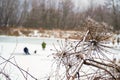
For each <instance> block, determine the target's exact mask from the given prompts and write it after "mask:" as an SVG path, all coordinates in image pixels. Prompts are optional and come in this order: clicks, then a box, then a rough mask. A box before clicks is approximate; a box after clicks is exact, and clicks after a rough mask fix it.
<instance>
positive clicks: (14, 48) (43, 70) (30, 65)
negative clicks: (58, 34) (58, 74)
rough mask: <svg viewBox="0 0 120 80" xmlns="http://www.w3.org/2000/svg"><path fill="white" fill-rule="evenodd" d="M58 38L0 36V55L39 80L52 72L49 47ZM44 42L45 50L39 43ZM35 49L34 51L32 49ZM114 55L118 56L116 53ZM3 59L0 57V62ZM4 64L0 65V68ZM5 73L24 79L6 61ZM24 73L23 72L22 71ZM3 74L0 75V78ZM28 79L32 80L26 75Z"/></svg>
mask: <svg viewBox="0 0 120 80" xmlns="http://www.w3.org/2000/svg"><path fill="white" fill-rule="evenodd" d="M57 40H61V39H58V38H35V37H32V38H31V37H9V36H0V55H1V56H3V57H4V58H6V59H8V58H10V56H11V55H12V56H11V57H14V58H12V59H11V60H10V61H12V62H13V63H15V64H17V65H18V66H20V67H21V68H22V69H24V70H26V71H28V72H29V73H30V74H32V75H33V76H35V77H36V78H38V79H39V80H46V79H47V78H48V77H49V76H51V75H52V73H53V70H52V69H53V68H54V67H53V63H54V60H53V57H52V51H51V49H54V46H53V43H54V44H55V45H56V46H57V47H58V46H59V45H57ZM43 41H44V42H46V44H47V45H46V48H45V50H43V49H42V46H41V43H42V42H43ZM110 45H111V44H110ZM24 47H27V48H28V49H29V52H30V54H31V55H25V54H24V52H23V48H24ZM35 50H36V53H34V51H35ZM116 57H119V56H117V55H116ZM1 62H3V59H1V58H0V63H1ZM4 65H5V64H2V65H1V66H0V69H1V68H2V67H3V66H4ZM4 70H5V73H7V74H9V75H10V78H11V79H12V80H24V77H23V75H22V74H21V72H20V70H19V69H18V68H16V67H14V66H13V65H12V64H9V63H7V66H6V67H5V69H4ZM24 74H25V73H24ZM1 78H2V80H5V79H3V76H1V75H0V79H1ZM28 80H33V79H32V78H31V77H30V76H28Z"/></svg>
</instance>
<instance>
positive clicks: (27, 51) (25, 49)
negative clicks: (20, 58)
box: [24, 47, 30, 55]
mask: <svg viewBox="0 0 120 80" xmlns="http://www.w3.org/2000/svg"><path fill="white" fill-rule="evenodd" d="M24 53H25V54H26V55H30V53H29V50H28V48H27V47H25V48H24Z"/></svg>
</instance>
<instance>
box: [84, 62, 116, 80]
mask: <svg viewBox="0 0 120 80" xmlns="http://www.w3.org/2000/svg"><path fill="white" fill-rule="evenodd" d="M84 64H86V65H90V66H94V67H97V68H99V69H102V70H104V71H106V72H107V73H108V74H110V75H111V76H112V78H113V79H114V80H116V78H115V76H114V75H112V73H111V72H110V71H108V70H107V69H105V68H104V67H101V66H99V65H96V64H94V63H91V62H89V61H87V60H85V61H84Z"/></svg>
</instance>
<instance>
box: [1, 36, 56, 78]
mask: <svg viewBox="0 0 120 80" xmlns="http://www.w3.org/2000/svg"><path fill="white" fill-rule="evenodd" d="M22 40H23V41H22ZM57 40H58V39H54V38H50V39H48V38H24V37H17V39H16V37H5V36H4V37H3V36H2V37H0V55H1V56H2V57H4V58H6V59H9V57H10V56H11V55H12V56H11V57H13V56H14V58H15V61H14V59H11V60H12V61H13V62H17V64H18V65H19V66H20V67H21V68H23V69H24V70H26V71H27V70H28V72H29V73H30V74H32V75H33V76H35V77H36V78H38V79H40V80H42V79H43V80H45V78H47V77H48V76H49V75H50V73H51V69H52V64H53V62H54V61H53V58H52V51H51V49H54V47H53V43H56V42H57ZM43 41H44V42H46V44H47V45H46V48H45V50H43V49H42V47H41V43H42V42H43ZM24 47H27V48H28V49H29V52H30V54H31V55H25V54H24V52H23V48H24ZM35 50H36V51H37V52H36V54H35V53H34V51H35ZM0 61H1V62H3V61H2V59H1V58H0ZM1 67H2V66H1ZM5 71H6V72H7V73H8V74H10V77H11V78H12V80H24V77H23V76H22V74H21V73H20V71H19V69H18V68H15V67H13V65H11V64H7V66H6V67H5ZM16 75H17V76H16ZM0 78H1V76H0ZM2 78H3V77H2ZM2 80H4V79H2ZM28 80H33V79H32V78H31V77H28Z"/></svg>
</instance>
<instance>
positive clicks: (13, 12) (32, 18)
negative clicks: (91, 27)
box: [0, 0, 120, 30]
mask: <svg viewBox="0 0 120 80" xmlns="http://www.w3.org/2000/svg"><path fill="white" fill-rule="evenodd" d="M88 1H90V5H89V7H88V8H87V9H86V10H81V9H79V8H77V9H75V8H76V7H75V4H74V1H73V0H23V1H21V0H0V27H35V28H45V29H53V28H54V29H55V28H57V29H58V28H59V29H71V30H72V29H76V30H78V29H81V27H82V25H83V22H84V21H85V19H86V17H88V16H89V17H91V18H93V19H95V20H96V21H98V22H106V23H108V24H109V25H112V26H113V27H114V30H119V29H120V27H119V26H120V23H119V20H120V0H106V2H105V3H104V5H97V6H96V5H95V4H93V0H88Z"/></svg>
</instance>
